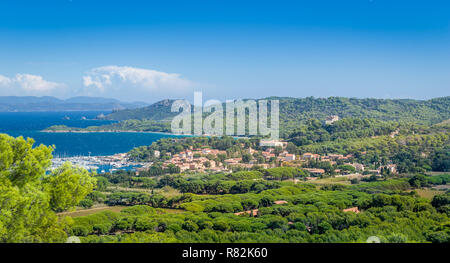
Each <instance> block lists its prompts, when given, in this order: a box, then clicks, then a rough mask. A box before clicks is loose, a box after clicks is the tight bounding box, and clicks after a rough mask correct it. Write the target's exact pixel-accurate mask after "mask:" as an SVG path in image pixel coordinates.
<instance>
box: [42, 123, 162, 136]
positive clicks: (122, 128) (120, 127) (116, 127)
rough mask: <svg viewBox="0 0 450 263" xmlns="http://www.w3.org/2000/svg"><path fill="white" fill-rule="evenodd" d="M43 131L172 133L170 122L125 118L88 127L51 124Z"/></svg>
mask: <svg viewBox="0 0 450 263" xmlns="http://www.w3.org/2000/svg"><path fill="white" fill-rule="evenodd" d="M42 132H54V133H57V132H60V133H68V132H77V133H88V132H161V133H170V123H169V122H159V121H153V120H124V121H121V122H117V123H112V124H106V125H100V126H89V127H86V128H79V127H69V126H66V125H53V126H50V127H48V128H46V129H44V130H42Z"/></svg>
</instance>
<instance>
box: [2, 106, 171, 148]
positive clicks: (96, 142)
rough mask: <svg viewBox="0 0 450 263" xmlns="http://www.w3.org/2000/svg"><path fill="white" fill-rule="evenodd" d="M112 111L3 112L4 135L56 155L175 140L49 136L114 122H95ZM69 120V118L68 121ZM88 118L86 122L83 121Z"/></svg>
mask: <svg viewBox="0 0 450 263" xmlns="http://www.w3.org/2000/svg"><path fill="white" fill-rule="evenodd" d="M100 113H104V114H106V113H108V112H97V111H89V112H0V133H6V134H9V135H11V136H14V137H18V136H23V137H25V138H28V137H29V138H33V139H34V140H35V141H36V142H35V145H39V144H45V145H54V146H55V147H56V148H55V151H54V152H53V156H55V157H56V156H60V157H63V156H64V157H70V156H78V155H85V156H87V155H92V156H95V155H112V154H115V153H123V152H127V151H129V150H131V149H132V148H133V147H137V146H142V145H150V144H152V142H154V141H157V140H159V139H161V138H166V137H174V136H173V135H168V134H159V133H45V132H41V130H43V129H45V128H47V127H49V126H52V125H67V126H70V127H82V128H84V127H88V126H94V125H102V124H108V123H111V122H112V121H105V120H94V118H95V117H96V116H97V115H99V114H100ZM66 117H68V118H66ZM83 117H85V118H86V120H83V119H82V118H83Z"/></svg>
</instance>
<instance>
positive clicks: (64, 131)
mask: <svg viewBox="0 0 450 263" xmlns="http://www.w3.org/2000/svg"><path fill="white" fill-rule="evenodd" d="M39 132H43V133H153V134H162V135H170V136H183V135H182V134H174V133H170V132H157V131H134V130H99V131H86V130H79V131H77V130H58V131H48V130H41V131H39Z"/></svg>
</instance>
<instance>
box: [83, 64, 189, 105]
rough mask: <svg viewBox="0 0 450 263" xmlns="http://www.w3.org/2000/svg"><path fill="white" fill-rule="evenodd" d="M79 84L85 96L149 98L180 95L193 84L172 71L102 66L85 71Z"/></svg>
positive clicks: (187, 90) (128, 98) (127, 98)
mask: <svg viewBox="0 0 450 263" xmlns="http://www.w3.org/2000/svg"><path fill="white" fill-rule="evenodd" d="M83 86H84V90H83V93H85V94H86V95H91V96H108V97H114V98H119V99H126V100H130V99H133V100H134V99H136V98H141V99H144V100H152V99H155V98H157V97H161V96H168V97H180V96H181V95H184V94H186V93H188V92H190V91H191V90H192V88H193V86H194V83H193V82H192V81H190V80H188V79H185V78H182V77H181V75H180V74H176V73H166V72H161V71H157V70H152V69H143V68H134V67H122V66H104V67H98V68H94V69H92V70H90V71H89V72H87V73H86V74H85V76H83Z"/></svg>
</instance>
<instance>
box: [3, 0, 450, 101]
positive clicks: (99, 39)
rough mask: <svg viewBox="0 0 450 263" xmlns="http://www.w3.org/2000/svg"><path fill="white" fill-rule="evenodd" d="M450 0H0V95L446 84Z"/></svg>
mask: <svg viewBox="0 0 450 263" xmlns="http://www.w3.org/2000/svg"><path fill="white" fill-rule="evenodd" d="M449 71H450V3H448V1H433V0H431V1H402V0H397V1H393V0H371V1H370V0H342V1H331V0H330V1H325V0H316V1H261V0H260V1H232V0H228V1H213V0H209V1H195V0H190V1H145V2H144V1H133V0H132V1H130V0H128V1H121V0H109V1H107V0H104V1H95V0H72V1H69V0H65V1H64V0H59V1H57V0H54V1H45V0H42V1H22V0H14V1H10V0H3V1H1V2H0V95H37V96H43V95H51V96H57V97H62V98H65V97H71V96H77V95H88V96H102V97H113V98H118V99H122V100H126V101H133V100H143V101H147V102H153V101H156V100H159V99H162V98H190V97H192V95H193V93H192V91H193V90H198V91H203V96H204V98H206V99H207V98H215V99H219V100H225V99H231V98H261V97H266V96H290V97H306V96H315V97H329V96H345V97H376V98H417V99H428V98H432V97H440V96H449V95H450V94H449V90H450V88H449V87H450V74H449Z"/></svg>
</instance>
